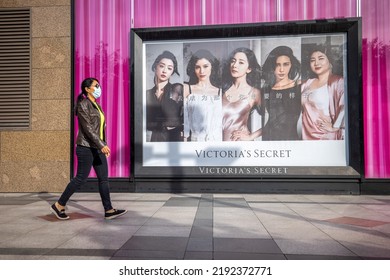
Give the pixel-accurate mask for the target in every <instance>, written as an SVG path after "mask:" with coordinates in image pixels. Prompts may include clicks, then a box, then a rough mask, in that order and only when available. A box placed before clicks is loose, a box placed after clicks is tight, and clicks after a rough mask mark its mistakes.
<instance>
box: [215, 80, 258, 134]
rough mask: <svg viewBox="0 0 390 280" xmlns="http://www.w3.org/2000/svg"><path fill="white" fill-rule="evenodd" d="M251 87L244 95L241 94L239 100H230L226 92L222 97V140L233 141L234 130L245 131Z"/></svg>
mask: <svg viewBox="0 0 390 280" xmlns="http://www.w3.org/2000/svg"><path fill="white" fill-rule="evenodd" d="M252 92H253V88H252V89H251V90H250V92H248V94H247V95H246V96H241V97H240V99H239V100H237V101H235V102H230V101H229V100H228V99H227V97H226V94H224V95H223V97H222V134H223V141H233V140H232V133H233V132H234V131H236V130H242V131H247V132H248V133H249V128H248V120H249V114H250V112H251V109H252V108H251V105H250V96H252Z"/></svg>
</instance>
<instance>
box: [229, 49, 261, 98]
mask: <svg viewBox="0 0 390 280" xmlns="http://www.w3.org/2000/svg"><path fill="white" fill-rule="evenodd" d="M239 52H241V53H244V54H245V55H246V57H247V59H248V64H249V68H250V69H251V70H252V71H251V72H250V73H248V74H247V76H246V81H247V83H248V84H249V85H250V86H252V87H255V88H260V85H261V66H260V64H259V63H258V62H257V58H256V55H255V53H254V52H253V51H252V50H251V49H248V48H244V47H241V48H237V49H235V50H234V51H233V52H232V53H231V54H230V55H229V58H228V60H226V61H225V63H224V67H223V70H222V71H223V72H222V79H223V82H222V83H223V85H222V91H223V92H225V91H227V90H228V89H229V88H230V87H231V86H232V84H233V77H232V75H231V73H230V63H231V61H232V59H233V58H234V56H235V55H236V53H239Z"/></svg>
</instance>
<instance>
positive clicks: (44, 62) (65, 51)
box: [32, 37, 71, 69]
mask: <svg viewBox="0 0 390 280" xmlns="http://www.w3.org/2000/svg"><path fill="white" fill-rule="evenodd" d="M70 57H71V52H70V37H69V38H63V37H62V38H33V40H32V68H61V67H66V68H69V69H70Z"/></svg>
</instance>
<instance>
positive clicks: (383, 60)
mask: <svg viewBox="0 0 390 280" xmlns="http://www.w3.org/2000/svg"><path fill="white" fill-rule="evenodd" d="M361 10H362V17H363V67H362V68H363V69H362V70H363V71H362V72H363V100H364V102H363V104H364V143H365V150H364V152H365V153H364V154H365V159H364V161H365V169H366V177H368V178H390V33H389V32H390V28H389V15H390V2H389V1H387V0H373V1H371V0H363V1H362V9H361Z"/></svg>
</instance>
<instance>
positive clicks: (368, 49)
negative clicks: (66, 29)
mask: <svg viewBox="0 0 390 280" xmlns="http://www.w3.org/2000/svg"><path fill="white" fill-rule="evenodd" d="M74 1H75V18H76V20H75V22H76V25H75V28H76V33H75V46H76V57H75V77H74V81H75V90H76V92H79V91H80V90H79V85H80V83H81V81H82V79H83V78H85V77H87V76H96V77H97V78H99V79H100V81H101V84H102V86H103V96H102V98H101V100H100V102H101V103H102V105H103V109H104V110H105V112H106V114H107V119H108V139H109V142H110V145H111V148H112V150H113V155H112V157H111V158H110V159H109V164H110V171H109V172H110V177H128V176H130V175H131V174H130V148H129V147H130V140H131V139H129V134H130V129H131V128H130V123H129V119H130V116H131V113H130V110H129V109H130V107H129V94H131V93H129V54H130V45H129V30H130V28H132V27H134V28H145V27H163V26H189V25H202V24H204V25H212V24H235V23H251V22H271V21H291V20H309V19H325V18H338V17H357V16H360V14H359V12H358V11H360V10H361V11H362V12H361V16H362V19H363V24H362V25H363V63H362V64H363V69H362V71H363V100H364V132H365V139H364V140H365V143H364V144H365V172H366V173H365V175H366V178H390V151H389V141H390V128H389V123H390V104H389V102H390V98H389V97H388V96H389V94H390V92H389V78H390V73H389V71H390V70H388V69H390V46H389V44H390V35H389V32H388V31H389V28H388V23H387V21H386V17H388V15H389V14H390V3H389V1H388V0H327V1H322V0H74ZM359 5H360V6H361V7H359ZM359 8H360V9H359ZM75 129H76V131H77V127H76V128H75Z"/></svg>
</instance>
